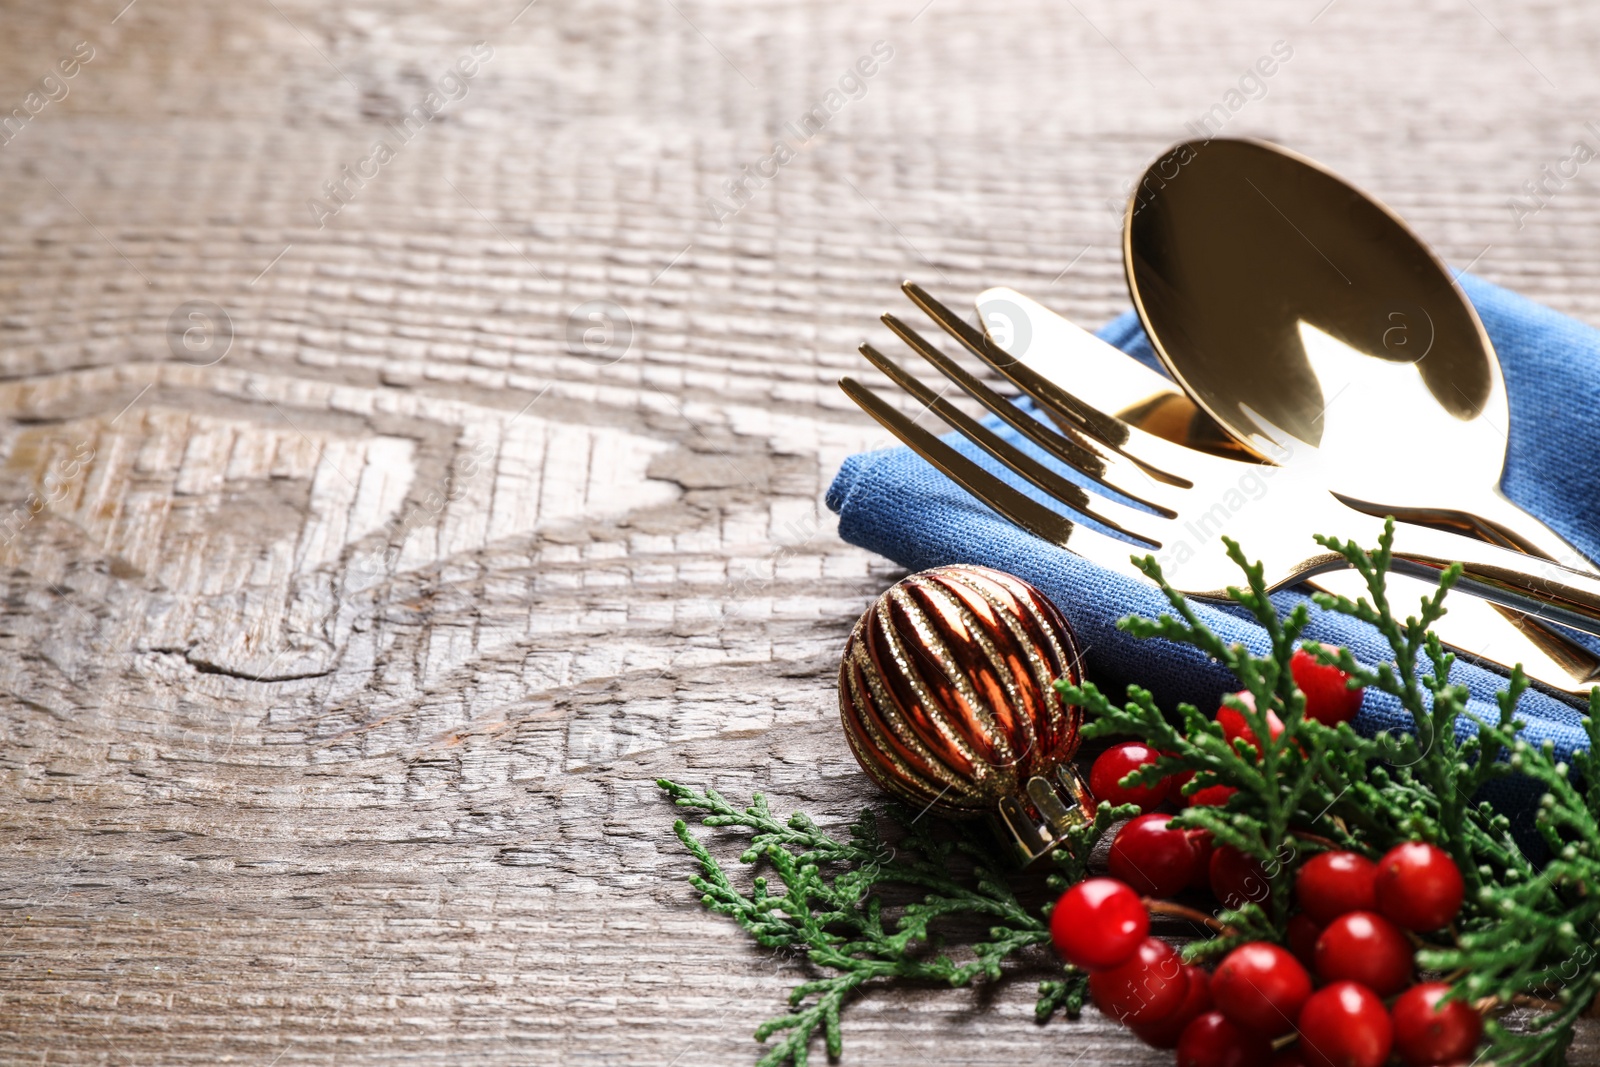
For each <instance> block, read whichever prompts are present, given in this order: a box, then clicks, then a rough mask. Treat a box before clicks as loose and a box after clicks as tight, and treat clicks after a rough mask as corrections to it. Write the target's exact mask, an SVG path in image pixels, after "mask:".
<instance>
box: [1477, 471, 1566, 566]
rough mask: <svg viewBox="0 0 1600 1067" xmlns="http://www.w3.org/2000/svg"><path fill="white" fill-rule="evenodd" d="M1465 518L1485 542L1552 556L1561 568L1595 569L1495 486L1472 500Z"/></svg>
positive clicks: (1537, 554)
mask: <svg viewBox="0 0 1600 1067" xmlns="http://www.w3.org/2000/svg"><path fill="white" fill-rule="evenodd" d="M1465 517H1466V518H1467V519H1469V520H1470V521H1471V522H1472V523H1473V525H1474V526H1475V527H1476V529H1477V533H1478V535H1479V536H1480V537H1481V538H1482V539H1483V540H1485V541H1490V542H1492V543H1495V544H1503V545H1506V546H1507V547H1509V548H1514V549H1517V550H1519V551H1522V552H1529V553H1532V554H1533V555H1536V556H1544V557H1546V558H1547V559H1553V560H1555V561H1556V562H1557V563H1559V564H1561V565H1562V566H1563V567H1570V568H1571V569H1573V570H1579V571H1594V570H1596V569H1597V568H1596V566H1595V561H1594V560H1592V559H1590V558H1589V557H1587V556H1585V555H1584V554H1583V553H1582V552H1580V551H1579V550H1578V549H1577V548H1575V547H1573V546H1572V544H1570V543H1569V542H1568V541H1567V540H1566V538H1564V537H1562V536H1561V535H1560V534H1558V533H1556V532H1555V531H1554V530H1552V529H1551V528H1550V527H1549V526H1547V525H1545V524H1544V523H1543V522H1542V521H1540V519H1538V518H1537V517H1536V516H1534V515H1533V514H1531V513H1529V512H1528V511H1527V510H1525V509H1523V508H1522V507H1520V506H1518V505H1517V504H1514V503H1512V501H1511V499H1510V498H1509V497H1507V496H1506V495H1505V493H1503V492H1501V491H1500V488H1499V487H1498V486H1496V487H1494V488H1491V489H1490V490H1489V492H1488V493H1487V494H1485V495H1484V497H1483V498H1482V499H1481V501H1474V502H1473V507H1472V510H1471V511H1470V512H1467V513H1466V515H1465Z"/></svg>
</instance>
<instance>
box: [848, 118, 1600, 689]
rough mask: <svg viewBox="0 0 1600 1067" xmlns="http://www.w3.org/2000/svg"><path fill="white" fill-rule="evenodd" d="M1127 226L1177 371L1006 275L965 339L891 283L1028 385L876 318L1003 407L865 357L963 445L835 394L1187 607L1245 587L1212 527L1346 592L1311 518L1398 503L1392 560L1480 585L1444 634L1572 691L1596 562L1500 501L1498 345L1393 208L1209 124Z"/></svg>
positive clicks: (1149, 189)
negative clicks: (975, 410)
mask: <svg viewBox="0 0 1600 1067" xmlns="http://www.w3.org/2000/svg"><path fill="white" fill-rule="evenodd" d="M1123 237H1124V244H1123V252H1124V266H1125V268H1126V272H1127V277H1128V285H1129V290H1130V293H1131V294H1132V296H1133V301H1134V306H1135V308H1136V309H1137V311H1138V313H1139V318H1140V321H1141V323H1142V324H1143V326H1144V329H1145V332H1146V333H1147V334H1148V336H1149V338H1150V341H1151V344H1152V346H1153V348H1154V349H1155V352H1156V354H1157V356H1158V357H1159V359H1160V360H1161V363H1162V365H1163V366H1164V368H1165V369H1166V370H1167V372H1168V374H1170V375H1171V379H1170V380H1169V379H1167V378H1164V377H1162V376H1161V375H1160V374H1157V373H1156V372H1154V371H1152V370H1150V369H1149V368H1148V367H1146V366H1145V365H1144V364H1142V363H1140V362H1138V361H1137V360H1135V359H1134V358H1133V357H1131V356H1129V355H1126V354H1125V353H1123V352H1122V351H1120V350H1118V349H1116V348H1114V347H1113V346H1111V345H1110V344H1108V343H1107V342H1105V341H1103V340H1101V339H1099V338H1098V337H1095V336H1094V335H1093V334H1090V333H1088V332H1086V331H1084V330H1083V329H1081V328H1079V327H1078V326H1076V325H1074V324H1073V323H1071V322H1069V321H1068V320H1066V319H1064V318H1062V317H1061V316H1058V315H1056V314H1055V313H1054V312H1051V311H1049V310H1048V309H1047V308H1045V307H1043V306H1042V305H1040V304H1038V303H1037V302H1035V301H1033V300H1030V299H1029V298H1028V297H1026V296H1024V295H1022V294H1020V293H1017V292H1015V291H1013V290H1009V289H991V290H988V291H986V292H985V293H983V294H981V295H980V296H979V298H978V301H977V310H978V317H979V321H980V322H982V323H983V324H984V325H985V327H986V328H987V330H986V331H980V330H979V329H977V328H975V327H973V326H972V325H970V324H969V323H968V322H967V321H966V320H965V319H963V318H962V317H961V316H960V315H958V314H957V313H955V312H954V311H953V310H951V309H950V308H949V307H947V306H946V305H945V304H943V303H941V302H940V301H938V300H937V299H935V298H934V297H933V296H931V295H930V294H928V293H927V292H926V291H924V290H923V289H922V288H921V287H919V286H917V285H915V284H914V283H910V282H907V283H906V284H905V286H904V290H905V293H906V295H907V296H908V297H909V298H910V300H911V302H912V303H913V304H914V305H915V306H916V307H917V308H918V309H919V310H920V311H921V312H922V313H923V314H924V315H925V316H926V317H927V318H928V319H930V320H931V321H932V322H933V323H934V325H936V326H937V327H938V328H939V330H940V331H941V333H940V339H941V343H944V344H946V345H952V344H953V346H954V348H953V350H954V351H959V352H963V353H965V355H966V356H968V357H975V358H976V359H977V360H978V361H979V362H981V363H982V364H983V365H984V366H985V367H987V368H988V369H989V370H990V371H992V372H993V374H997V375H998V376H999V377H1000V378H1002V379H1004V380H1005V381H1007V382H1009V383H1010V385H1011V386H1013V387H1014V388H1015V389H1016V390H1017V391H1018V392H1020V394H1022V397H1024V398H1025V400H1024V401H1023V402H1022V403H1021V404H1019V403H1014V402H1013V401H1012V400H1011V399H1008V398H1007V397H1005V396H1002V395H1001V394H1000V393H998V392H996V391H995V389H994V388H992V387H991V386H990V385H989V384H987V383H986V382H985V381H984V379H983V378H982V377H980V376H979V375H978V374H975V373H973V372H972V371H970V370H968V369H967V367H966V366H964V365H963V363H962V362H960V361H958V360H957V359H956V358H954V357H953V356H952V355H951V354H950V352H949V351H946V349H945V348H941V347H940V344H935V343H933V342H931V341H930V340H928V339H927V338H926V337H924V336H923V335H922V334H920V333H918V332H917V330H916V329H914V328H912V327H911V326H910V325H908V324H907V323H906V322H905V321H904V320H902V319H901V318H899V317H897V316H896V315H893V314H885V315H884V316H883V322H884V324H885V325H886V326H888V327H889V329H890V331H891V332H892V333H894V334H895V336H896V337H897V338H899V340H900V341H901V342H903V343H904V344H905V346H906V347H907V348H908V349H910V351H911V352H912V353H913V354H915V355H916V356H917V357H918V358H919V359H920V360H922V361H923V362H926V363H927V364H930V365H931V366H932V368H933V369H934V370H935V371H937V373H938V374H939V375H942V376H943V377H944V378H946V379H948V381H949V382H950V383H951V384H953V385H954V387H955V389H956V390H959V392H960V393H962V394H964V395H965V396H966V397H967V398H969V399H970V400H972V401H975V402H976V403H977V405H978V406H979V407H981V408H982V409H984V411H986V412H988V413H989V414H990V415H992V416H995V417H996V418H993V419H988V420H985V421H981V422H980V421H979V420H978V419H975V418H973V417H972V416H970V415H968V414H967V413H966V412H965V411H964V410H963V409H962V408H961V407H960V406H958V405H957V404H955V403H953V402H952V401H951V400H949V399H946V395H947V393H948V391H949V389H948V387H946V391H944V392H941V391H940V390H938V389H935V388H933V387H931V386H930V385H929V384H927V383H926V382H924V381H923V380H922V379H921V378H919V377H918V376H916V375H914V374H912V373H910V372H909V371H908V370H907V369H906V368H905V367H904V366H902V364H901V363H899V362H897V361H896V360H895V359H892V358H890V357H889V356H887V355H885V354H884V353H883V352H881V351H880V350H879V349H877V348H875V347H874V346H872V345H870V344H863V345H862V346H861V352H862V354H863V355H864V356H865V357H866V358H867V360H868V361H869V362H871V363H872V364H873V365H874V366H875V367H876V368H877V369H878V370H879V371H881V372H882V373H883V374H884V375H885V376H886V377H888V379H889V380H890V381H891V382H893V383H894V384H895V385H896V386H898V387H899V388H900V389H901V390H903V391H904V392H905V393H906V394H908V395H909V396H910V397H912V398H913V399H915V400H916V401H917V402H918V403H919V404H921V405H922V407H923V408H924V409H925V410H927V411H931V412H932V413H933V414H934V415H936V416H938V417H939V419H941V420H942V421H944V422H945V423H946V424H948V425H949V427H950V428H951V429H953V430H955V431H956V432H957V433H956V435H950V436H946V437H941V436H939V435H938V434H936V433H935V432H933V431H931V430H929V429H926V428H925V427H923V426H922V425H921V424H920V423H919V422H918V421H917V419H915V418H913V417H912V416H911V415H907V414H906V413H905V412H904V411H902V410H901V407H900V406H899V405H897V404H894V403H891V402H890V401H888V400H887V399H885V398H884V397H882V396H879V395H878V394H877V393H875V392H873V391H872V390H870V389H868V388H866V387H865V386H863V385H862V384H861V383H860V382H858V381H856V380H854V379H852V378H844V379H842V380H841V382H840V385H841V387H842V388H843V389H844V391H845V392H846V393H847V394H848V395H849V396H850V397H851V399H852V400H854V401H855V402H856V403H857V404H859V405H860V406H861V407H862V408H863V409H865V410H866V411H867V412H868V414H870V415H872V417H873V418H875V419H876V420H877V421H878V422H880V423H881V424H882V425H883V426H884V427H885V428H887V429H888V430H889V431H890V432H891V433H893V434H894V435H895V436H896V437H897V438H899V440H900V441H902V442H903V443H904V444H906V445H907V446H909V447H910V448H911V449H912V450H913V451H914V452H916V453H917V454H918V455H920V456H921V457H922V458H923V459H925V460H927V461H928V462H929V463H931V464H932V465H933V466H934V467H936V468H938V469H939V470H940V471H942V472H943V473H944V474H945V475H947V476H948V477H949V478H951V479H952V480H953V481H954V482H956V483H957V484H958V485H960V486H961V487H962V488H963V489H965V490H966V491H967V492H968V493H970V494H971V495H972V496H973V497H975V498H976V499H977V500H979V501H981V502H982V503H983V504H985V505H987V506H988V507H989V508H990V509H992V510H993V511H995V512H997V513H998V514H999V515H1000V516H1002V517H1003V518H1005V519H1007V520H1009V521H1010V522H1012V523H1014V524H1016V525H1017V526H1020V527H1022V528H1023V529H1025V530H1027V531H1028V532H1030V533H1032V534H1034V535H1035V536H1038V537H1040V538H1042V539H1043V540H1046V541H1048V542H1050V543H1052V544H1054V545H1057V546H1059V547H1061V548H1065V549H1067V550H1069V551H1072V552H1075V553H1077V554H1079V555H1081V556H1083V557H1085V558H1087V559H1089V560H1091V561H1093V562H1094V563H1096V564H1098V565H1100V566H1103V567H1106V568H1108V569H1110V570H1113V571H1116V572H1118V573H1121V574H1125V575H1130V576H1134V577H1137V578H1139V580H1144V578H1143V575H1142V572H1140V571H1138V569H1137V568H1136V567H1134V565H1133V563H1132V558H1133V557H1134V556H1143V555H1145V554H1147V553H1149V554H1153V555H1154V556H1155V557H1156V558H1157V560H1158V561H1159V562H1160V563H1161V565H1162V569H1163V572H1164V574H1165V575H1166V577H1167V579H1168V581H1170V582H1171V583H1172V584H1173V586H1174V587H1175V588H1178V589H1180V590H1181V591H1183V592H1184V593H1186V594H1188V595H1192V596H1195V597H1199V598H1218V599H1220V598H1222V597H1224V596H1225V592H1224V591H1225V588H1226V586H1227V585H1229V584H1237V582H1238V570H1237V568H1236V567H1235V566H1234V564H1233V563H1232V562H1231V561H1229V560H1228V559H1227V557H1226V554H1225V550H1224V546H1223V544H1222V541H1221V537H1222V536H1223V535H1224V534H1227V535H1229V536H1231V537H1233V538H1234V539H1236V540H1239V541H1240V542H1241V543H1242V544H1243V546H1244V548H1245V551H1246V554H1247V555H1248V556H1249V557H1250V558H1252V559H1259V560H1260V561H1262V563H1263V565H1264V567H1265V575H1266V579H1267V581H1268V585H1269V587H1271V588H1279V587H1284V586H1288V585H1293V584H1296V583H1299V582H1302V581H1305V580H1306V579H1310V578H1313V577H1315V578H1316V584H1317V585H1319V586H1321V587H1323V588H1328V589H1330V590H1331V591H1335V592H1342V593H1346V594H1347V595H1352V596H1354V595H1359V593H1361V592H1362V591H1364V590H1363V588H1362V586H1361V582H1360V580H1359V578H1358V576H1356V575H1354V574H1353V573H1351V572H1348V571H1345V572H1342V573H1341V572H1339V571H1338V568H1340V567H1342V566H1344V560H1343V558H1342V557H1340V556H1338V555H1337V554H1335V553H1332V552H1329V551H1327V550H1325V549H1322V548H1321V547H1320V546H1318V545H1317V544H1316V543H1315V542H1314V540H1313V537H1312V535H1313V534H1318V533H1321V534H1333V535H1336V536H1339V537H1341V538H1349V539H1353V540H1355V541H1357V542H1358V543H1360V544H1364V545H1370V544H1373V543H1375V542H1376V540H1377V537H1378V534H1379V532H1380V531H1381V529H1382V525H1383V517H1384V516H1388V515H1392V516H1394V517H1395V519H1396V520H1397V524H1396V532H1395V541H1394V557H1395V558H1394V564H1393V567H1394V570H1395V572H1396V574H1397V575H1406V576H1410V577H1412V578H1415V579H1420V580H1423V581H1427V582H1428V583H1429V584H1431V583H1432V582H1433V581H1434V580H1436V578H1437V575H1438V572H1439V571H1440V570H1441V569H1442V568H1443V567H1445V566H1447V565H1448V564H1449V563H1451V562H1460V563H1461V564H1462V565H1463V572H1462V578H1461V580H1460V583H1459V588H1460V589H1461V590H1462V591H1464V592H1469V593H1472V594H1474V595H1475V596H1476V597H1477V598H1480V599H1479V600H1478V601H1473V600H1472V599H1471V598H1456V599H1455V600H1453V601H1452V604H1451V614H1450V615H1448V616H1447V617H1446V618H1445V619H1443V620H1441V622H1440V624H1439V626H1438V627H1437V628H1438V630H1439V632H1440V635H1441V637H1442V638H1443V639H1444V640H1445V641H1446V642H1447V643H1448V644H1449V645H1451V647H1452V648H1454V649H1455V650H1457V651H1459V652H1460V653H1462V654H1463V655H1465V656H1466V657H1467V658H1469V659H1474V660H1477V661H1480V662H1488V663H1490V664H1493V665H1498V666H1502V667H1503V666H1504V665H1507V664H1510V663H1513V662H1521V663H1522V664H1523V665H1524V667H1525V669H1527V671H1528V673H1529V674H1530V676H1531V677H1533V678H1534V679H1535V681H1536V682H1538V683H1539V684H1540V685H1541V686H1542V687H1543V688H1545V689H1547V690H1550V691H1554V692H1556V693H1557V694H1558V695H1567V694H1571V695H1576V694H1579V693H1586V692H1587V689H1588V686H1589V685H1592V684H1594V682H1595V681H1596V680H1597V678H1600V658H1597V657H1596V656H1595V655H1594V654H1593V653H1592V652H1590V651H1589V650H1588V649H1587V648H1586V647H1584V645H1583V644H1581V643H1579V641H1577V640H1575V639H1574V638H1573V637H1572V636H1569V633H1568V629H1569V628H1570V630H1577V631H1581V632H1584V633H1587V634H1595V635H1600V573H1597V572H1596V569H1595V567H1594V564H1593V563H1592V562H1591V561H1590V560H1588V559H1586V558H1585V557H1584V556H1583V555H1582V554H1581V553H1580V552H1579V551H1578V550H1577V549H1576V548H1574V547H1573V546H1571V545H1570V544H1568V543H1567V542H1566V541H1565V540H1564V539H1563V538H1562V537H1561V536H1560V535H1559V534H1558V533H1556V532H1555V531H1553V530H1551V529H1550V528H1549V527H1548V526H1546V525H1545V524H1544V523H1542V522H1540V521H1539V520H1538V519H1536V518H1535V517H1533V516H1532V515H1530V514H1528V513H1527V512H1526V511H1523V510H1522V509H1520V508H1518V507H1517V506H1516V505H1515V504H1513V503H1512V502H1511V501H1510V500H1509V499H1507V498H1506V497H1505V495H1504V494H1503V493H1502V492H1501V491H1500V489H1499V482H1500V477H1501V473H1502V469H1503V465H1504V460H1505V451H1506V447H1507V437H1506V433H1507V429H1508V427H1509V410H1508V404H1507V399H1506V392H1505V386H1504V383H1503V380H1502V377H1501V373H1500V365H1499V361H1498V359H1497V357H1496V355H1495V352H1494V348H1493V346H1492V344H1491V343H1490V340H1489V337H1488V335H1487V333H1486V332H1485V331H1484V329H1483V326H1482V324H1481V322H1480V321H1479V319H1478V316H1477V313H1476V311H1475V310H1474V309H1473V307H1472V305H1471V303H1470V302H1469V301H1468V300H1467V298H1466V296H1465V294H1464V293H1463V292H1462V291H1461V289H1460V288H1459V286H1458V285H1457V284H1456V278H1455V276H1454V275H1453V274H1452V273H1451V272H1450V270H1449V269H1448V268H1447V267H1445V265H1444V264H1443V263H1442V262H1440V261H1439V260H1438V258H1437V257H1435V256H1434V255H1433V253H1432V252H1431V251H1430V250H1429V249H1428V248H1427V247H1426V246H1425V245H1424V244H1423V243H1422V241H1421V240H1420V239H1419V238H1418V237H1417V236H1416V235H1415V234H1414V233H1412V231H1411V230H1410V229H1408V228H1407V227H1406V225H1405V224H1404V223H1403V222H1402V221H1401V220H1400V219H1399V218H1398V216H1396V215H1394V214H1393V213H1392V212H1390V211H1389V210H1388V209H1387V208H1385V207H1383V206H1382V205H1380V204H1378V203H1377V202H1376V201H1374V200H1372V199H1371V198H1370V197H1368V196H1366V195H1365V194H1364V193H1362V192H1360V191H1359V190H1356V189H1354V188H1353V187H1351V186H1350V185H1348V184H1347V183H1345V182H1344V181H1342V180H1341V179H1339V178H1338V177H1336V176H1335V175H1333V174H1331V173H1329V172H1328V171H1326V170H1324V169H1323V168H1321V167H1319V166H1317V165H1316V164H1314V163H1311V162H1310V161H1308V160H1306V159H1304V158H1303V157H1300V156H1298V155H1295V154H1293V153H1290V152H1288V151H1286V150H1284V149H1282V148H1279V147H1277V146H1274V145H1269V144H1265V143H1262V142H1255V141H1243V140H1230V139H1221V138H1218V139H1213V140H1211V141H1208V142H1191V143H1187V144H1182V145H1178V146H1176V147H1175V148H1174V149H1172V150H1171V151H1170V152H1169V153H1167V154H1165V155H1164V156H1163V157H1162V158H1161V160H1158V161H1157V163H1155V164H1153V165H1152V166H1151V168H1150V169H1149V170H1148V171H1147V172H1146V174H1145V176H1144V179H1143V181H1141V183H1140V185H1139V187H1138V192H1137V195H1136V196H1135V197H1134V198H1133V200H1132V201H1131V202H1130V205H1129V211H1128V215H1127V218H1126V224H1125V228H1124V234H1123ZM991 380H992V378H991ZM918 414H920V413H918ZM1402 584H1403V583H1402V581H1401V579H1399V578H1397V579H1395V591H1396V592H1401V591H1403V589H1402V588H1401V587H1402ZM1412 588H1414V589H1415V590H1416V591H1417V592H1418V593H1419V594H1420V593H1421V592H1423V591H1424V589H1423V587H1422V585H1421V584H1420V583H1418V584H1416V585H1414V586H1413V587H1412Z"/></svg>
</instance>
